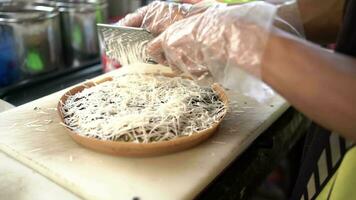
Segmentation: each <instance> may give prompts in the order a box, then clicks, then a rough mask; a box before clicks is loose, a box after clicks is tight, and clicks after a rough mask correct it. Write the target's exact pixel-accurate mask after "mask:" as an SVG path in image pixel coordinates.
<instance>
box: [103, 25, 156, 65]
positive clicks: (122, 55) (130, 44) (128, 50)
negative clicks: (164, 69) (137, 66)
mask: <svg viewBox="0 0 356 200" xmlns="http://www.w3.org/2000/svg"><path fill="white" fill-rule="evenodd" d="M97 26H98V32H99V40H100V42H101V44H102V47H103V48H104V51H105V53H106V55H107V56H108V57H109V58H110V59H113V60H115V61H117V62H119V63H120V64H121V65H123V66H124V65H128V64H131V63H136V62H146V63H147V62H154V61H152V60H151V59H150V58H149V57H148V55H147V54H146V46H147V43H148V42H149V41H151V40H152V39H153V38H154V36H153V35H152V34H151V33H150V32H148V31H147V30H146V29H143V28H134V27H126V26H116V25H110V24H97Z"/></svg>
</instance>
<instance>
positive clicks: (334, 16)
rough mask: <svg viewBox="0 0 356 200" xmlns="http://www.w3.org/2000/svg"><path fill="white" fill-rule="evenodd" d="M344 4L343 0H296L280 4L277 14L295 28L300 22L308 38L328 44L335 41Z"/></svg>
mask: <svg viewBox="0 0 356 200" xmlns="http://www.w3.org/2000/svg"><path fill="white" fill-rule="evenodd" d="M344 4H345V0H297V2H296V3H289V4H285V5H282V6H281V7H280V8H279V10H278V14H279V15H280V16H281V18H283V19H285V20H286V21H288V22H289V23H290V24H292V25H293V26H295V27H296V28H297V29H299V27H298V26H299V25H300V24H302V26H303V28H304V32H305V36H306V38H307V39H308V40H310V41H313V42H316V43H319V44H328V43H330V42H335V41H336V38H337V34H338V32H339V29H340V25H341V21H342V15H343V8H344ZM298 12H299V13H298ZM296 17H297V18H296ZM299 17H300V19H298V18H299Z"/></svg>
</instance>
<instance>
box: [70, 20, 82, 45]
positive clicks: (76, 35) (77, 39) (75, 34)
mask: <svg viewBox="0 0 356 200" xmlns="http://www.w3.org/2000/svg"><path fill="white" fill-rule="evenodd" d="M82 35H83V34H82V30H81V28H80V26H78V25H75V26H74V28H73V31H72V40H73V44H74V45H75V46H77V47H80V46H81V45H82V43H83V36H82Z"/></svg>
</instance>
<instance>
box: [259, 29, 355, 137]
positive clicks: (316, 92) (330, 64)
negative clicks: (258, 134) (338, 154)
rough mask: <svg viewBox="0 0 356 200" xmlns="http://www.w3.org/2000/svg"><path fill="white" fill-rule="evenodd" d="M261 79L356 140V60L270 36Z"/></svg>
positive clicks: (324, 123)
mask: <svg viewBox="0 0 356 200" xmlns="http://www.w3.org/2000/svg"><path fill="white" fill-rule="evenodd" d="M261 66H262V73H261V74H262V79H263V80H264V81H265V82H266V83H268V84H269V85H270V86H271V87H273V88H274V89H275V90H276V91H277V92H279V93H280V94H281V95H282V96H283V97H285V98H286V99H287V100H288V101H289V102H290V103H291V104H292V105H293V106H295V107H296V108H297V109H298V110H300V111H301V112H303V113H305V114H306V115H307V116H308V117H310V118H311V119H312V120H314V121H316V122H318V123H319V124H320V125H322V126H324V127H325V128H328V129H330V130H333V131H336V132H338V133H339V134H341V135H343V136H345V137H348V138H352V139H353V140H355V141H356V60H355V59H353V58H350V57H346V56H343V55H339V54H336V53H332V52H330V51H327V50H324V49H321V48H319V47H317V46H315V45H313V44H310V43H307V42H305V41H302V40H299V39H296V38H293V37H291V36H288V35H286V34H285V33H282V32H278V31H277V33H276V32H275V33H273V34H271V38H270V40H269V43H268V45H267V48H266V51H265V54H264V57H263V60H262V65H261Z"/></svg>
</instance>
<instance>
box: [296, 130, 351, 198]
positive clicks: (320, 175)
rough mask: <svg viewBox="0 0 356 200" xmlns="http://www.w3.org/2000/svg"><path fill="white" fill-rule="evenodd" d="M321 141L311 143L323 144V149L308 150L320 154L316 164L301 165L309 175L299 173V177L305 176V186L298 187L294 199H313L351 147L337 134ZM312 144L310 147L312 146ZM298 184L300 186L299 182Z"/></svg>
mask: <svg viewBox="0 0 356 200" xmlns="http://www.w3.org/2000/svg"><path fill="white" fill-rule="evenodd" d="M325 138H327V140H323V139H325ZM323 139H321V140H314V141H313V142H314V143H315V142H318V143H320V142H321V143H323V144H324V145H321V146H323V147H324V148H321V149H320V150H319V151H318V150H317V149H315V148H309V150H310V151H315V152H320V153H319V156H318V157H319V158H318V160H317V162H310V160H305V163H306V164H304V163H303V164H304V167H306V166H308V167H310V168H309V169H310V170H306V171H308V172H309V173H301V176H305V177H304V178H302V179H303V180H304V181H303V182H306V184H305V185H304V186H305V187H304V188H302V187H299V192H298V193H299V194H298V195H297V196H295V197H294V199H303V200H304V199H305V200H307V199H308V200H309V199H315V198H316V197H317V196H318V194H319V193H320V192H321V190H322V189H323V188H324V187H325V186H326V185H327V184H328V182H329V181H330V179H331V178H332V176H333V175H334V173H335V172H336V170H337V169H338V167H339V165H340V163H341V161H342V158H343V156H344V154H345V153H346V151H347V150H348V149H350V148H351V147H352V146H353V143H352V141H349V140H345V139H343V138H341V137H339V134H337V133H331V134H328V136H327V137H324V138H323ZM313 142H312V143H313ZM312 143H311V144H310V145H312ZM309 147H311V146H309ZM309 153H310V152H309ZM306 159H308V158H306ZM308 174H309V176H308ZM300 179H301V177H299V180H300ZM299 184H301V181H300V182H299Z"/></svg>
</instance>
